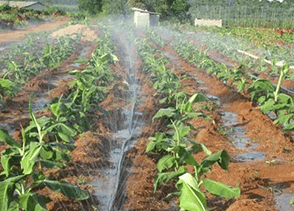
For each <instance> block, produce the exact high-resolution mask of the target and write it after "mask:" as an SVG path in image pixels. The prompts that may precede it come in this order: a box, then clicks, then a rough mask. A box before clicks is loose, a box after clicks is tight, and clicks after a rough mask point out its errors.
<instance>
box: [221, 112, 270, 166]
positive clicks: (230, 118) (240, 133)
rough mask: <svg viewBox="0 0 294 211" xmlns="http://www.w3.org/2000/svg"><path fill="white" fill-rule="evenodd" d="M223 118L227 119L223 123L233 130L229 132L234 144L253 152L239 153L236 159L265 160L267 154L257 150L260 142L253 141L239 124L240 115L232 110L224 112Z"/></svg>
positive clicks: (246, 160)
mask: <svg viewBox="0 0 294 211" xmlns="http://www.w3.org/2000/svg"><path fill="white" fill-rule="evenodd" d="M222 118H223V119H224V120H225V122H223V125H224V126H225V127H226V128H230V129H231V131H229V132H228V135H229V137H230V138H231V139H232V142H233V144H234V146H235V147H236V148H237V149H247V150H251V152H247V153H244V154H238V155H237V156H236V157H235V159H236V160H237V161H240V162H249V161H255V160H263V159H264V158H265V154H264V153H261V152H257V151H255V150H256V149H257V147H258V144H256V143H252V142H251V140H250V138H248V137H247V136H246V131H245V130H244V129H243V128H242V127H241V126H238V115H237V114H235V113H232V112H223V113H222Z"/></svg>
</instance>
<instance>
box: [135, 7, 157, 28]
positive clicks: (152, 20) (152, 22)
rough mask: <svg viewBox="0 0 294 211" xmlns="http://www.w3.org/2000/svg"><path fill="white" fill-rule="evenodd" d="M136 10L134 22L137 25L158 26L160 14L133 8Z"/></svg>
mask: <svg viewBox="0 0 294 211" xmlns="http://www.w3.org/2000/svg"><path fill="white" fill-rule="evenodd" d="M132 10H133V11H134V23H135V25H136V27H150V26H157V25H158V23H159V14H158V13H155V12H149V11H147V10H142V9H139V8H132Z"/></svg>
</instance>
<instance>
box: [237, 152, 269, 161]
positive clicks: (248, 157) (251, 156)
mask: <svg viewBox="0 0 294 211" xmlns="http://www.w3.org/2000/svg"><path fill="white" fill-rule="evenodd" d="M264 158H265V155H264V154H263V153H260V152H248V153H245V154H239V155H237V156H236V157H235V159H236V160H237V161H240V162H248V161H255V160H263V159H264Z"/></svg>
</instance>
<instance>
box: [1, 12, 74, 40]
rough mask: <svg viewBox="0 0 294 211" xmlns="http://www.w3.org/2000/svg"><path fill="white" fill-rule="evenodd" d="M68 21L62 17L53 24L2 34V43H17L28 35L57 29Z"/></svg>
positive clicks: (42, 24) (41, 24) (43, 24)
mask: <svg viewBox="0 0 294 211" xmlns="http://www.w3.org/2000/svg"><path fill="white" fill-rule="evenodd" d="M68 20H69V19H68V18H67V17H62V18H60V19H57V20H53V21H52V22H51V21H50V22H49V23H40V24H39V25H37V26H35V25H34V26H32V27H29V28H28V29H26V30H20V31H9V32H0V43H4V42H11V41H17V40H20V39H23V38H24V37H25V36H26V34H29V33H35V32H41V31H49V30H54V29H57V28H58V27H60V26H61V25H63V24H66V23H67V22H68Z"/></svg>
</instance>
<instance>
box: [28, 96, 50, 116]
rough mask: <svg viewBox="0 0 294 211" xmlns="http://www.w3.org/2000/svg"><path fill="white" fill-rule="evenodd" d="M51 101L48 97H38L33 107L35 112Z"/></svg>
mask: <svg viewBox="0 0 294 211" xmlns="http://www.w3.org/2000/svg"><path fill="white" fill-rule="evenodd" d="M50 103H51V100H50V99H48V98H43V97H41V98H38V99H37V100H36V101H35V103H34V104H33V105H32V109H33V111H34V112H36V111H42V110H43V109H44V108H45V107H47V106H48V105H49V104H50Z"/></svg>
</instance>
